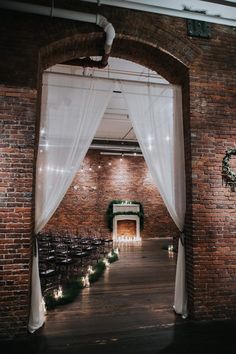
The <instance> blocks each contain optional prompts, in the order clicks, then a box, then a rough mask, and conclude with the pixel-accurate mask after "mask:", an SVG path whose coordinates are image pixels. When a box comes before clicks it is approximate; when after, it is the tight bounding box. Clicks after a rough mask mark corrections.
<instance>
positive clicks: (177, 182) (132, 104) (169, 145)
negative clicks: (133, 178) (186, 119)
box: [120, 82, 187, 316]
mask: <svg viewBox="0 0 236 354" xmlns="http://www.w3.org/2000/svg"><path fill="white" fill-rule="evenodd" d="M120 85H121V90H122V93H123V96H124V98H125V100H126V104H127V107H128V110H129V115H130V119H131V121H132V124H133V128H134V132H135V134H136V137H137V139H138V142H139V145H140V147H141V150H142V153H143V155H144V158H145V161H146V163H147V166H148V168H149V171H150V173H151V176H152V178H153V181H154V183H155V184H156V186H157V188H158V190H159V192H160V194H161V197H162V199H163V201H164V203H165V205H166V208H167V210H168V211H169V214H170V216H171V217H172V219H173V221H174V222H175V224H176V225H177V227H178V229H179V230H180V231H181V232H182V231H183V228H184V219H185V209H186V191H185V162H184V137H183V119H182V95H181V88H180V87H177V86H171V85H157V84H150V83H149V84H141V83H140V84H139V85H137V84H134V83H131V82H121V83H120ZM174 309H175V311H176V312H177V313H179V314H181V315H182V316H186V315H187V293H186V284H185V251H184V245H183V243H181V242H179V250H178V258H177V267H176V280H175V299H174Z"/></svg>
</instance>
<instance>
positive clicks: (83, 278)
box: [81, 274, 90, 288]
mask: <svg viewBox="0 0 236 354" xmlns="http://www.w3.org/2000/svg"><path fill="white" fill-rule="evenodd" d="M81 281H82V284H83V286H84V287H86V288H89V287H90V282H89V275H88V274H87V275H86V276H85V277H82V278H81Z"/></svg>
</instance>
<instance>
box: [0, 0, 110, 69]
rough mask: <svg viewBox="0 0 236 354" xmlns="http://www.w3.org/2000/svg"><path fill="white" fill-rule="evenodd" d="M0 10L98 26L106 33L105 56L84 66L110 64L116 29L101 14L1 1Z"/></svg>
mask: <svg viewBox="0 0 236 354" xmlns="http://www.w3.org/2000/svg"><path fill="white" fill-rule="evenodd" d="M0 8H3V9H7V10H13V11H19V12H26V13H32V14H37V15H44V16H50V17H58V18H63V19H67V20H74V21H83V22H89V23H95V24H97V25H98V26H99V27H101V28H102V29H103V30H104V32H105V33H106V41H105V46H104V55H103V57H102V59H101V60H100V61H94V60H92V59H91V60H90V62H89V61H88V60H87V62H86V64H85V65H84V66H90V65H87V63H91V64H92V66H93V67H94V66H97V67H98V68H104V67H105V66H106V65H107V64H108V58H109V55H110V52H111V47H112V43H113V40H114V38H115V35H116V33H115V29H114V27H113V26H112V24H111V23H110V22H108V20H107V19H106V17H104V16H102V15H100V14H97V15H95V14H90V13H84V12H77V11H73V10H66V9H59V8H54V7H49V6H42V5H36V4H30V3H24V2H18V1H12V0H1V1H0ZM96 63H97V64H96Z"/></svg>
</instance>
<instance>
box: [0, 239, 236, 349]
mask: <svg viewBox="0 0 236 354" xmlns="http://www.w3.org/2000/svg"><path fill="white" fill-rule="evenodd" d="M168 243H169V241H168V240H156V239H155V240H154V239H153V240H145V241H143V243H142V246H128V245H127V246H124V247H122V248H121V253H120V260H119V261H118V262H116V263H113V264H112V265H111V267H110V269H109V270H106V272H105V274H104V276H103V277H102V278H101V279H100V280H99V281H98V282H97V283H94V284H92V286H91V287H90V288H87V289H84V290H83V291H82V293H81V294H80V295H79V296H78V298H77V299H76V301H75V302H74V303H72V304H69V305H66V306H63V307H60V308H57V309H55V310H53V311H50V312H49V313H48V315H47V321H46V323H45V326H44V327H43V328H42V329H41V330H39V331H38V332H37V333H36V334H34V335H30V336H28V337H27V338H26V339H24V340H15V341H12V342H10V343H9V342H8V343H4V345H3V344H1V348H2V349H3V351H1V352H2V353H4V354H5V353H12V354H13V353H14V354H15V353H17V354H23V353H24V354H28V353H29V354H56V353H57V354H100V353H102V354H118V353H119V354H178V353H181V354H184V353H186V354H198V353H199V354H200V353H201V354H205V353H207V354H208V353H209V352H213V353H215V354H217V353H222V354H235V353H236V345H235V343H234V334H235V328H236V321H234V320H231V321H219V322H216V321H214V322H201V323H194V322H191V321H189V320H182V319H181V318H180V317H179V316H176V315H175V314H174V312H173V310H172V304H173V294H174V277H175V259H174V258H172V257H170V256H169V254H168V251H167V250H164V249H163V246H164V245H168ZM4 348H5V349H4Z"/></svg>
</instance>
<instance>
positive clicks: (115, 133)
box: [48, 57, 169, 142]
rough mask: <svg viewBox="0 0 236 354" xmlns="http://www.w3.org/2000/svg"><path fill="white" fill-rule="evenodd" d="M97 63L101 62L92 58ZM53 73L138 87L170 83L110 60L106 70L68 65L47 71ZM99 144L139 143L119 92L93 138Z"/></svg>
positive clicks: (138, 69)
mask: <svg viewBox="0 0 236 354" xmlns="http://www.w3.org/2000/svg"><path fill="white" fill-rule="evenodd" d="M93 59H98V58H93ZM48 71H53V72H63V73H68V74H70V75H71V74H72V75H82V76H93V77H103V78H108V79H115V80H125V81H134V82H136V83H137V85H138V84H139V83H142V82H152V83H157V84H160V83H161V84H166V85H168V84H169V83H168V81H166V80H165V79H164V78H162V77H161V76H159V75H158V74H157V73H155V72H154V71H151V70H149V69H148V68H145V67H143V66H141V65H138V64H135V63H133V62H130V61H127V60H123V59H118V58H112V57H111V58H109V64H108V66H107V67H106V68H104V69H97V68H85V69H84V68H82V67H76V66H69V65H55V66H54V67H52V68H50V69H48ZM94 139H96V140H122V141H134V142H135V141H137V139H136V136H135V134H134V131H133V128H132V124H131V122H130V119H129V112H128V109H127V106H126V102H125V100H124V98H123V95H122V94H121V92H120V91H118V90H114V91H113V94H112V97H111V100H110V102H109V104H108V107H107V109H106V111H105V114H104V117H103V119H102V121H101V124H100V126H99V128H98V130H97V132H96V134H95V136H94Z"/></svg>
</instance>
